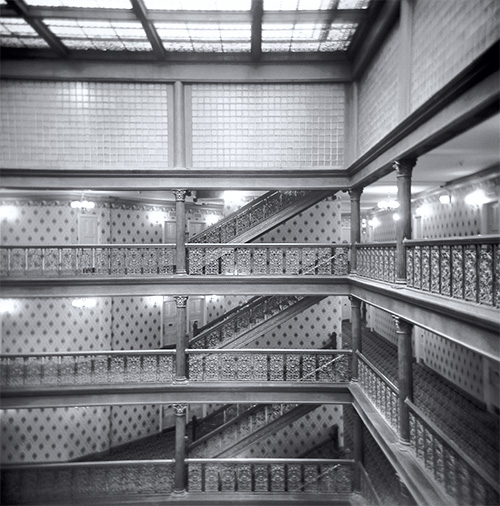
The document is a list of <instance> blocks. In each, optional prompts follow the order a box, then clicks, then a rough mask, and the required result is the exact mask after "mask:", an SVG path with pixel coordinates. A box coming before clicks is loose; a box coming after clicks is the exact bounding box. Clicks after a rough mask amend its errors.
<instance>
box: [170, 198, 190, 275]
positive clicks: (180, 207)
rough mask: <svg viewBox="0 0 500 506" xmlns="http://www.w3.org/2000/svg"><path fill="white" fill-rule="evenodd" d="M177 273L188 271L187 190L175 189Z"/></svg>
mask: <svg viewBox="0 0 500 506" xmlns="http://www.w3.org/2000/svg"><path fill="white" fill-rule="evenodd" d="M173 193H174V196H175V256H176V266H177V267H176V271H175V272H176V274H187V271H186V193H187V191H186V190H174V192H173Z"/></svg>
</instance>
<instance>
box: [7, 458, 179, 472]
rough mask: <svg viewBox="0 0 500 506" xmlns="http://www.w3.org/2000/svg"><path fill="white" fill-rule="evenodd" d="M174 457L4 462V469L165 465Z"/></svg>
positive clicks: (172, 462) (172, 461)
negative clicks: (92, 460)
mask: <svg viewBox="0 0 500 506" xmlns="http://www.w3.org/2000/svg"><path fill="white" fill-rule="evenodd" d="M174 463H175V460H174V459H161V460H160V459H155V460H152V459H151V460H105V461H97V462H40V463H38V464H34V463H32V462H29V463H26V464H20V463H18V464H2V469H3V470H17V469H55V470H57V469H68V468H74V469H78V468H82V467H83V468H86V467H97V468H99V467H119V466H137V465H151V464H152V465H158V466H159V465H165V464H174Z"/></svg>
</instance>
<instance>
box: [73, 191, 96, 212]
mask: <svg viewBox="0 0 500 506" xmlns="http://www.w3.org/2000/svg"><path fill="white" fill-rule="evenodd" d="M70 205H71V207H72V208H73V209H85V210H86V211H88V210H89V209H94V207H95V202H90V201H89V200H85V198H84V195H83V193H82V198H81V199H80V200H73V201H72V202H71V204H70Z"/></svg>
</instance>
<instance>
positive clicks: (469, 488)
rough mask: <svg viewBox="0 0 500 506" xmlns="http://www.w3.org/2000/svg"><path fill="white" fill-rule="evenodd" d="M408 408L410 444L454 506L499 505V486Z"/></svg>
mask: <svg viewBox="0 0 500 506" xmlns="http://www.w3.org/2000/svg"><path fill="white" fill-rule="evenodd" d="M406 404H407V405H408V406H409V408H410V443H411V446H412V448H413V450H414V451H415V453H416V455H417V458H418V459H419V460H421V461H422V462H423V463H424V464H425V467H426V469H427V470H428V472H429V473H431V474H432V475H433V477H434V479H435V480H436V481H437V482H438V483H439V484H440V485H441V486H442V487H443V488H444V490H445V491H446V492H447V494H449V495H450V496H451V497H452V498H453V500H454V501H456V504H463V505H466V504H467V505H474V506H483V505H485V504H499V502H500V486H499V484H498V480H497V479H493V478H491V477H489V476H488V475H487V474H486V473H484V471H482V470H481V468H480V466H478V465H477V464H476V463H475V462H474V461H473V460H471V459H470V457H468V456H467V454H466V453H464V451H463V450H462V449H461V448H460V447H459V446H458V445H456V444H455V443H454V442H453V441H452V440H451V439H450V438H449V437H448V436H447V435H446V434H445V433H443V432H442V431H441V430H440V429H439V428H438V427H436V426H435V424H434V423H433V422H432V421H430V420H429V419H428V418H427V416H426V415H425V414H424V413H423V412H422V411H420V409H418V408H417V406H415V405H414V404H413V403H411V402H410V401H408V400H407V401H406Z"/></svg>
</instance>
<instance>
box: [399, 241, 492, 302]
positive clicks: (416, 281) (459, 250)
mask: <svg viewBox="0 0 500 506" xmlns="http://www.w3.org/2000/svg"><path fill="white" fill-rule="evenodd" d="M499 241H500V238H499V236H482V237H460V238H451V239H439V240H426V241H414V240H412V241H405V246H406V271H407V275H406V277H407V284H408V286H409V287H411V288H415V289H417V290H424V291H427V292H431V293H436V294H440V295H445V296H448V297H453V298H456V299H463V300H467V301H471V302H477V303H479V304H484V305H487V306H494V307H500V250H499Z"/></svg>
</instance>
